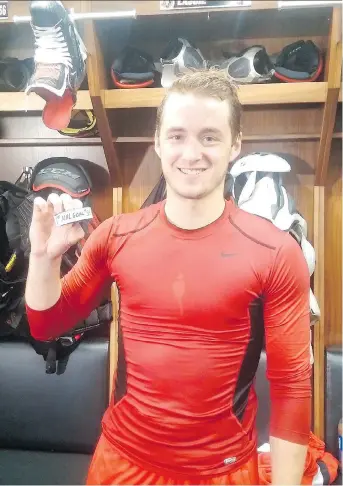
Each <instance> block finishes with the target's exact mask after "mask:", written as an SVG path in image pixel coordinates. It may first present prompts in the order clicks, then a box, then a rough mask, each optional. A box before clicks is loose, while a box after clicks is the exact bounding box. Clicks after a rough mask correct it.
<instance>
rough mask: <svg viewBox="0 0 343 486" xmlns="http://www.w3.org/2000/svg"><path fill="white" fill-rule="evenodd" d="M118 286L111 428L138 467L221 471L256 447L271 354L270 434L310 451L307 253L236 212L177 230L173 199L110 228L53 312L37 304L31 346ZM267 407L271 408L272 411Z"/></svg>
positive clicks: (88, 248) (98, 237) (107, 426)
mask: <svg viewBox="0 0 343 486" xmlns="http://www.w3.org/2000/svg"><path fill="white" fill-rule="evenodd" d="M113 281H115V282H116V283H117V285H118V288H119V293H120V335H119V361H118V372H117V379H116V385H115V391H114V397H113V400H112V402H111V404H110V406H109V407H108V410H107V411H106V413H105V415H104V418H103V432H104V434H105V435H106V437H107V439H108V440H109V441H110V442H111V443H112V444H113V446H114V448H115V449H116V450H117V451H118V452H119V453H120V454H121V455H123V456H124V457H127V458H128V459H129V460H131V461H134V462H135V463H136V464H137V465H141V466H142V467H144V468H148V469H149V468H150V469H153V470H163V471H170V472H171V473H177V474H178V475H180V474H185V475H192V476H194V475H196V476H208V477H210V476H217V475H219V474H222V473H223V474H225V473H227V472H229V471H230V470H233V469H235V468H237V467H239V465H240V464H243V463H244V462H245V461H247V460H248V459H249V457H250V456H251V454H252V453H253V452H254V451H255V448H256V434H255V416H256V409H257V399H256V394H255V391H254V383H253V382H254V375H255V372H256V368H257V365H258V361H259V356H260V352H261V348H262V346H263V341H264V340H265V346H266V352H267V376H268V379H269V380H270V388H271V402H272V416H271V430H270V433H271V435H273V436H275V437H279V438H282V439H284V440H289V441H291V442H295V443H299V444H307V442H308V436H309V430H310V400H311V398H310V397H311V385H310V375H311V367H310V351H309V343H310V322H309V285H310V282H309V272H308V269H307V266H306V262H305V260H304V257H303V255H302V253H301V250H300V248H299V246H298V244H297V243H296V242H295V241H294V240H293V238H292V237H291V236H290V235H288V234H286V233H284V232H282V231H281V230H278V229H277V228H276V227H275V226H274V225H273V224H272V223H271V222H269V221H267V220H264V219H262V218H259V217H257V216H253V215H251V214H249V213H246V212H244V211H242V210H240V209H238V208H237V207H236V206H235V204H234V202H232V201H229V202H227V203H226V207H225V211H224V213H223V214H222V216H221V217H220V218H219V219H218V220H216V221H215V222H214V223H212V224H210V225H208V226H206V227H204V228H200V229H197V230H182V229H179V228H177V227H175V226H173V225H172V224H170V223H169V222H168V221H167V219H166V217H165V213H164V202H162V203H159V204H155V205H153V206H150V207H148V208H145V209H143V210H140V211H138V212H136V213H130V214H123V215H121V216H118V217H113V218H111V219H108V220H106V221H105V222H103V223H102V224H101V225H100V227H99V228H98V229H97V230H96V231H94V233H93V234H92V235H91V236H90V238H89V239H88V241H87V243H86V245H85V247H84V250H83V252H82V256H81V258H80V259H79V261H78V263H77V264H76V266H75V267H74V268H73V269H72V270H71V271H70V273H69V274H68V275H67V276H66V277H65V278H64V280H63V285H62V295H61V297H60V299H59V301H58V302H57V303H56V304H55V305H54V306H53V307H52V308H50V309H47V310H46V311H43V312H39V311H35V310H32V309H29V308H28V309H27V311H28V318H29V322H30V327H31V332H32V334H33V336H34V337H36V338H37V339H41V340H47V339H49V338H52V337H56V336H58V335H61V334H62V333H63V332H66V331H67V330H69V329H70V328H71V327H73V326H74V325H75V324H76V323H77V322H78V321H80V320H81V319H83V318H85V317H87V316H88V314H89V313H90V312H91V310H92V309H93V308H94V307H95V306H96V305H97V304H98V302H99V300H100V298H101V296H102V295H103V292H104V290H105V289H106V288H108V287H109V286H110V285H111V283H112V282H113ZM262 406H263V404H262Z"/></svg>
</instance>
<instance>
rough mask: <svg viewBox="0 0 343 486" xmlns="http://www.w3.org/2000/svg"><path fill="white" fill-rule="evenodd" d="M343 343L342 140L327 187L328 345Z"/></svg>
mask: <svg viewBox="0 0 343 486" xmlns="http://www.w3.org/2000/svg"><path fill="white" fill-rule="evenodd" d="M332 344H339V345H341V344H342V140H335V141H333V144H332V150H331V156H330V165H329V170H328V177H327V183H326V187H325V345H326V346H330V345H332Z"/></svg>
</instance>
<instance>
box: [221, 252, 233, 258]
mask: <svg viewBox="0 0 343 486" xmlns="http://www.w3.org/2000/svg"><path fill="white" fill-rule="evenodd" d="M220 255H221V257H222V258H229V257H233V256H236V253H224V252H223V251H222V252H221V254H220Z"/></svg>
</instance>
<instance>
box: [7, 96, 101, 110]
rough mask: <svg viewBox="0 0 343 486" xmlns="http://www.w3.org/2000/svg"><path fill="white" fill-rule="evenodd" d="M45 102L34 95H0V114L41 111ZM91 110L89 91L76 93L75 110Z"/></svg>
mask: <svg viewBox="0 0 343 486" xmlns="http://www.w3.org/2000/svg"><path fill="white" fill-rule="evenodd" d="M44 106H45V101H44V100H43V99H42V98H41V97H40V96H38V95H36V94H35V93H31V94H30V95H26V94H25V93H24V92H20V93H0V112H1V111H8V112H13V111H42V110H43V108H44ZM92 108H93V106H92V102H91V98H90V96H89V91H79V92H78V93H77V102H76V105H75V109H76V110H91V109H92Z"/></svg>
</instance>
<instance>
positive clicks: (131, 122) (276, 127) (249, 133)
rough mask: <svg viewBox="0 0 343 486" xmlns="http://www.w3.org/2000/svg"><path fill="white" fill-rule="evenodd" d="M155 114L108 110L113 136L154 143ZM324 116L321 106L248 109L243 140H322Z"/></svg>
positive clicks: (140, 110)
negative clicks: (321, 130) (140, 139)
mask: <svg viewBox="0 0 343 486" xmlns="http://www.w3.org/2000/svg"><path fill="white" fill-rule="evenodd" d="M156 111H157V110H156V109H155V108H136V109H135V111H134V116H132V111H131V110H126V109H117V110H109V111H108V118H109V121H110V125H111V127H112V132H113V134H116V136H117V137H118V141H120V139H122V138H123V137H135V138H136V139H139V138H141V137H145V138H146V141H149V140H150V141H152V140H153V136H154V132H155V124H156ZM322 113H323V105H322V104H309V105H307V104H306V105H281V106H277V105H275V106H270V105H267V106H264V107H263V109H261V107H259V106H248V105H246V106H244V107H243V116H242V125H243V139H245V140H249V139H250V140H256V139H262V140H273V139H275V140H282V139H286V140H287V139H291V140H292V139H295V140H297V139H306V138H311V137H312V138H314V139H319V138H320V128H321V122H322ZM122 141H123V140H122ZM132 141H133V142H134V139H133V140H132Z"/></svg>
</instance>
